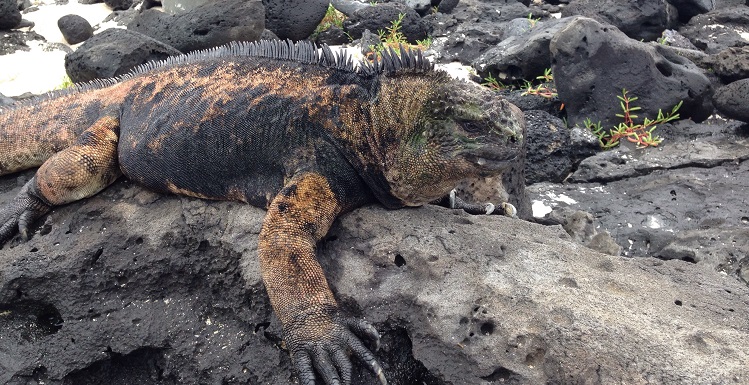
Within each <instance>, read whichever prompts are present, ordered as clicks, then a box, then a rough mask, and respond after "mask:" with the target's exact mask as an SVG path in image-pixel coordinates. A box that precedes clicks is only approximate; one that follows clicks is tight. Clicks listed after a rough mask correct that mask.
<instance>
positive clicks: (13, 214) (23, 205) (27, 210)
mask: <svg viewBox="0 0 749 385" xmlns="http://www.w3.org/2000/svg"><path fill="white" fill-rule="evenodd" d="M34 186H35V180H34V179H32V180H30V181H29V182H28V183H26V185H24V186H23V188H22V189H21V191H20V192H19V193H18V195H17V196H16V197H15V198H14V199H13V200H12V201H11V202H10V203H8V205H7V206H5V208H3V209H2V210H0V246H2V245H3V244H4V243H5V242H7V241H8V240H10V238H11V237H13V234H15V233H16V231H19V232H20V233H21V236H22V237H23V239H24V240H28V239H29V228H30V226H31V225H32V224H33V223H34V221H35V220H37V219H39V218H40V217H41V216H42V215H44V214H46V213H47V212H49V210H50V209H51V207H52V206H50V205H49V204H47V203H46V202H45V201H44V200H42V199H41V198H40V197H39V196H38V194H37V193H36V191H35V190H36V189H35V187H34Z"/></svg>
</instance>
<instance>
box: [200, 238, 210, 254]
mask: <svg viewBox="0 0 749 385" xmlns="http://www.w3.org/2000/svg"><path fill="white" fill-rule="evenodd" d="M210 246H211V243H210V242H208V241H207V240H205V239H204V240H202V241H200V244H198V251H206V250H208V247H210Z"/></svg>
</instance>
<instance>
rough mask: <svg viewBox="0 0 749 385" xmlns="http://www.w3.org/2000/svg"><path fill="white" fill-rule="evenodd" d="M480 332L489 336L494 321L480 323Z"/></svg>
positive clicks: (492, 330) (492, 329) (491, 332)
mask: <svg viewBox="0 0 749 385" xmlns="http://www.w3.org/2000/svg"><path fill="white" fill-rule="evenodd" d="M480 330H481V334H483V335H485V336H490V335H492V334H493V333H494V322H484V323H483V324H481V328H480Z"/></svg>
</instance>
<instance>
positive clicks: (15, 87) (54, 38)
mask: <svg viewBox="0 0 749 385" xmlns="http://www.w3.org/2000/svg"><path fill="white" fill-rule="evenodd" d="M34 5H37V6H39V9H38V10H36V11H34V12H29V13H26V14H23V18H24V19H26V20H30V21H33V22H34V23H35V26H34V27H33V28H22V29H21V30H22V31H24V30H26V31H28V30H32V31H34V32H36V33H38V34H40V35H42V36H44V38H45V39H47V41H46V42H43V41H30V42H28V45H29V47H30V48H31V51H28V52H26V51H17V52H14V53H12V54H10V55H2V56H0V68H2V71H0V93H2V94H3V95H5V96H18V95H21V94H23V93H25V92H31V93H35V94H39V93H44V92H47V91H51V90H53V89H55V88H59V87H60V86H61V85H62V84H63V82H64V81H65V79H66V76H67V74H66V73H65V52H63V51H61V50H60V49H57V48H55V47H51V46H50V43H60V44H65V45H68V44H67V43H66V42H65V39H64V38H63V37H62V33H60V29H59V28H58V27H57V20H59V19H60V18H61V17H63V16H65V15H69V14H76V15H79V16H81V17H83V18H84V19H86V20H88V22H89V23H91V25H93V26H94V27H96V26H97V25H98V24H100V23H101V22H102V20H104V19H105V18H106V17H107V16H109V14H110V13H112V10H111V9H110V8H109V7H107V6H106V5H104V4H90V5H84V4H79V3H78V2H77V0H70V2H69V3H68V4H65V5H55V4H54V0H42V1H35V2H34ZM112 26H116V25H115V23H107V25H106V26H100V27H101V28H100V29H99V30H98V31H101V30H103V29H105V28H108V27H112ZM98 31H97V32H98ZM0 38H2V36H0ZM73 48H75V46H73Z"/></svg>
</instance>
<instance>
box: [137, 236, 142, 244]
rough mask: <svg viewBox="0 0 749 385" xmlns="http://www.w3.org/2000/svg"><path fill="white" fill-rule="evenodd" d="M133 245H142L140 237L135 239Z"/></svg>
mask: <svg viewBox="0 0 749 385" xmlns="http://www.w3.org/2000/svg"><path fill="white" fill-rule="evenodd" d="M135 244H136V245H142V244H143V238H141V237H138V238H136V239H135Z"/></svg>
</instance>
